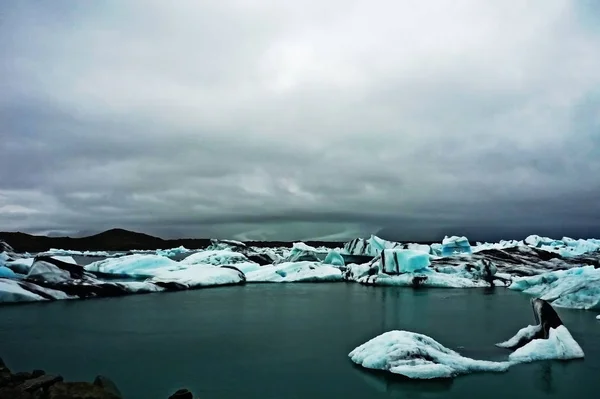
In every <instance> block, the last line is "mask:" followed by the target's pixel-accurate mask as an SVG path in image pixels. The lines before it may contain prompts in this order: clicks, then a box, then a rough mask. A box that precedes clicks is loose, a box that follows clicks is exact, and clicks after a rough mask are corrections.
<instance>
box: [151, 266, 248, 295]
mask: <svg viewBox="0 0 600 399" xmlns="http://www.w3.org/2000/svg"><path fill="white" fill-rule="evenodd" d="M148 282H151V283H154V284H159V285H167V286H168V285H169V284H175V285H177V286H178V287H179V288H180V289H181V288H182V286H183V287H185V288H198V287H212V286H216V285H231V284H240V283H243V282H245V276H244V273H241V272H239V271H237V270H234V269H230V268H226V267H219V266H212V265H203V266H192V267H189V268H187V269H181V270H174V271H165V272H160V273H158V274H157V275H156V276H155V277H153V278H151V279H149V280H148Z"/></svg>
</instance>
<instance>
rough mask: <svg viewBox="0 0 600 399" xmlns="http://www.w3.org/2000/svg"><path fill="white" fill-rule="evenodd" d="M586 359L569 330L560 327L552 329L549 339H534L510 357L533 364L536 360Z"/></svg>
mask: <svg viewBox="0 0 600 399" xmlns="http://www.w3.org/2000/svg"><path fill="white" fill-rule="evenodd" d="M582 357H584V353H583V349H581V347H580V346H579V344H578V343H577V341H575V340H574V339H573V337H572V336H571V333H570V332H569V330H568V329H567V328H566V327H565V326H564V325H560V326H558V327H557V328H551V329H550V333H549V336H548V338H547V339H534V340H532V341H531V342H529V343H528V344H527V345H525V346H523V347H521V348H519V349H517V350H516V351H514V352H513V353H511V354H510V356H509V357H508V358H509V360H511V361H514V362H520V363H524V362H533V361H536V360H552V359H556V360H569V359H579V358H582Z"/></svg>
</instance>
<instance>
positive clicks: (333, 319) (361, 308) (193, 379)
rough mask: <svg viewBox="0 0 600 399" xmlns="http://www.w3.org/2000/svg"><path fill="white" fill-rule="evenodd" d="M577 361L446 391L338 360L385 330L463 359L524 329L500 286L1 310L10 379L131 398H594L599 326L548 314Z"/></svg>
mask: <svg viewBox="0 0 600 399" xmlns="http://www.w3.org/2000/svg"><path fill="white" fill-rule="evenodd" d="M557 310H558V313H559V315H560V316H561V318H562V319H563V321H564V322H565V324H566V325H567V327H568V328H569V330H570V331H571V333H572V334H573V336H574V337H575V339H576V340H577V341H578V342H579V343H580V345H581V346H582V348H583V349H584V351H585V353H586V358H585V359H584V360H580V361H571V362H566V363H561V362H538V363H533V364H527V365H519V366H516V367H513V368H511V369H510V370H509V371H508V372H507V373H502V374H496V373H493V374H473V375H468V376H462V377H458V378H456V379H454V380H450V381H446V382H413V381H406V380H399V379H394V378H389V377H387V376H386V375H382V374H376V373H372V372H368V371H366V370H364V369H361V368H359V367H356V366H354V365H353V364H352V362H350V360H349V359H348V357H347V355H348V353H349V352H350V351H351V350H352V349H354V348H355V347H356V346H358V345H360V344H362V343H364V342H365V341H367V340H368V339H370V338H373V337H374V336H376V335H378V334H380V333H382V332H385V331H389V330H392V329H405V330H409V331H415V332H420V333H423V334H427V335H429V336H431V337H433V338H435V339H436V340H438V341H439V342H441V343H442V344H444V345H446V346H448V347H450V348H452V349H455V350H457V351H459V352H460V353H462V354H463V355H465V356H470V357H473V358H477V359H493V360H500V359H505V358H506V357H507V355H508V353H509V352H508V351H506V350H503V349H500V348H496V347H494V343H495V342H500V341H503V340H505V339H507V338H510V337H511V336H512V335H513V334H514V333H515V332H516V331H517V330H518V329H519V328H521V327H524V326H526V325H528V324H532V323H533V314H532V311H531V306H530V304H529V299H528V297H527V296H525V295H523V294H521V293H517V292H513V291H509V290H506V289H497V290H496V291H487V290H479V289H477V290H475V289H462V290H460V289H455V290H446V289H424V290H413V289H410V288H399V287H365V286H361V285H358V284H344V283H338V284H288V285H283V284H279V285H278V284H259V285H247V286H237V287H222V288H213V289H204V290H197V291H187V292H176V293H165V294H152V295H139V296H130V297H123V298H111V299H97V300H86V301H63V302H54V303H45V304H28V305H19V306H7V307H1V308H0V356H1V357H3V358H4V360H5V361H6V363H7V364H8V366H9V367H10V368H12V369H13V370H31V369H34V368H42V369H45V370H47V371H49V372H58V373H61V374H62V375H63V376H65V378H67V379H69V380H88V381H91V380H92V379H93V378H94V377H95V376H96V375H97V374H105V375H108V376H110V377H111V378H112V379H113V380H114V381H115V382H116V384H117V385H118V386H119V388H120V389H121V391H122V392H123V393H124V395H125V397H127V398H133V399H135V398H148V399H150V398H165V399H166V398H167V397H168V396H169V394H170V393H172V392H173V391H175V390H176V389H178V388H180V387H186V388H189V389H190V390H192V391H193V392H194V394H195V395H196V396H198V397H200V398H202V399H210V398H241V397H243V398H342V397H343V398H389V397H398V398H510V399H516V398H528V399H534V398H549V397H556V398H571V397H573V398H574V397H578V398H593V397H597V395H598V392H600V378H599V376H600V322H598V321H596V320H595V313H591V312H584V311H571V310H563V309H557Z"/></svg>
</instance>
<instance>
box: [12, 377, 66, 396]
mask: <svg viewBox="0 0 600 399" xmlns="http://www.w3.org/2000/svg"><path fill="white" fill-rule="evenodd" d="M62 380H63V378H62V377H61V376H60V375H53V374H44V375H42V376H41V377H37V378H32V379H28V380H27V381H25V382H24V383H23V384H21V385H20V386H19V388H20V389H22V390H23V391H27V392H33V391H37V390H38V389H46V388H48V387H49V386H51V385H53V384H56V383H58V382H61V381H62Z"/></svg>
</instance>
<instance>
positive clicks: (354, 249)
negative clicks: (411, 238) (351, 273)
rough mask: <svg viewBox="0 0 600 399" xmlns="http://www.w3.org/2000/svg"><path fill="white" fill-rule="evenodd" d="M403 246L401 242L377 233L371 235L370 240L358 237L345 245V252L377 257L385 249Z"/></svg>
mask: <svg viewBox="0 0 600 399" xmlns="http://www.w3.org/2000/svg"><path fill="white" fill-rule="evenodd" d="M397 247H401V244H399V243H397V242H392V241H386V240H384V239H382V238H379V237H377V236H375V235H371V237H370V238H369V239H368V240H365V239H364V238H356V239H354V240H352V241H350V242H347V243H346V244H345V245H344V249H343V251H344V253H345V254H347V255H364V256H372V257H375V256H377V255H379V254H380V253H381V251H383V250H384V249H393V248H397Z"/></svg>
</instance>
